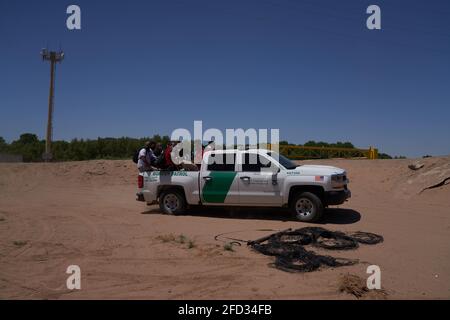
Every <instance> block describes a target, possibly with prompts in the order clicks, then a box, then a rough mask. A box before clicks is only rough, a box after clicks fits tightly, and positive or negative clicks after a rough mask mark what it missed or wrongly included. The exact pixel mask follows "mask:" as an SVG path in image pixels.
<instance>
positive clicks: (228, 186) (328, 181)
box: [138, 149, 351, 222]
mask: <svg viewBox="0 0 450 320" xmlns="http://www.w3.org/2000/svg"><path fill="white" fill-rule="evenodd" d="M348 182H349V181H348V179H347V174H346V172H345V170H343V169H340V168H336V167H331V166H321V165H297V164H295V163H294V162H292V161H291V160H289V159H287V158H286V157H284V156H282V155H279V154H277V153H275V152H274V151H271V150H265V149H249V150H235V149H233V150H214V151H209V152H207V153H205V154H204V155H203V160H202V163H201V166H200V169H199V170H198V171H187V170H181V171H151V172H144V173H141V174H140V176H139V184H140V185H139V192H138V200H139V201H144V202H147V204H153V203H159V205H160V208H161V210H162V211H163V212H165V213H168V214H180V213H182V212H183V211H184V210H185V209H186V207H187V206H193V205H201V206H211V207H212V206H229V207H231V206H241V207H246V206H247V207H286V208H289V209H290V210H291V212H292V214H294V216H295V217H296V218H297V219H298V220H300V221H305V222H314V221H318V220H319V219H320V218H321V217H322V215H323V212H324V208H325V207H327V206H329V205H338V204H342V203H343V202H344V201H346V200H347V199H348V198H350V196H351V193H350V190H349V189H348Z"/></svg>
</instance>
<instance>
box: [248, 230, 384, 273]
mask: <svg viewBox="0 0 450 320" xmlns="http://www.w3.org/2000/svg"><path fill="white" fill-rule="evenodd" d="M382 241H383V237H382V236H380V235H377V234H374V233H369V232H362V231H358V232H353V233H344V232H340V231H329V230H327V229H324V228H321V227H306V228H301V229H297V230H291V229H288V230H284V231H281V232H278V233H274V234H272V235H270V236H266V237H264V238H261V239H259V240H255V241H250V242H248V245H249V246H251V247H252V248H253V250H255V251H257V252H259V253H262V254H264V255H268V256H275V262H274V263H273V265H274V266H275V267H276V268H278V269H281V270H284V271H288V272H311V271H314V270H317V269H319V268H320V267H322V266H325V267H340V266H348V265H353V264H356V263H358V260H352V259H345V258H335V257H332V256H329V255H321V254H318V253H316V252H314V251H312V250H307V249H306V248H305V246H307V247H308V249H309V247H311V248H314V247H316V248H321V249H326V250H352V249H356V248H358V247H359V245H360V244H368V245H373V244H377V243H380V242H382Z"/></svg>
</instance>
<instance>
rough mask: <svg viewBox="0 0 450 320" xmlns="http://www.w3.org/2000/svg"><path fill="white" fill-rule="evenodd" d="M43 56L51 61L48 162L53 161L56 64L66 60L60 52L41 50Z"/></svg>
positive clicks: (46, 142) (45, 153) (47, 136)
mask: <svg viewBox="0 0 450 320" xmlns="http://www.w3.org/2000/svg"><path fill="white" fill-rule="evenodd" d="M41 56H42V60H43V61H50V92H49V96H48V118H47V135H46V139H45V152H44V154H43V155H42V158H43V159H44V160H45V161H46V162H48V161H50V160H52V158H53V156H52V137H53V108H54V105H53V100H54V88H55V70H56V63H57V62H59V63H61V61H63V60H64V52H63V51H62V50H60V51H59V52H56V51H48V50H47V48H44V49H42V50H41Z"/></svg>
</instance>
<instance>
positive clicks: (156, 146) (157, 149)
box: [155, 142, 163, 151]
mask: <svg viewBox="0 0 450 320" xmlns="http://www.w3.org/2000/svg"><path fill="white" fill-rule="evenodd" d="M162 148H163V147H162V144H161V142H157V143H156V144H155V150H156V151H161V150H162Z"/></svg>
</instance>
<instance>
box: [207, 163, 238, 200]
mask: <svg viewBox="0 0 450 320" xmlns="http://www.w3.org/2000/svg"><path fill="white" fill-rule="evenodd" d="M236 174H237V172H230V171H213V172H211V173H210V174H209V176H210V177H211V178H212V180H210V181H208V182H205V184H204V186H203V190H202V194H203V201H204V202H209V203H224V202H225V198H226V197H227V194H228V191H230V187H231V185H232V184H233V180H234V178H235V177H236Z"/></svg>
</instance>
